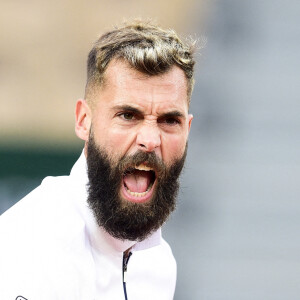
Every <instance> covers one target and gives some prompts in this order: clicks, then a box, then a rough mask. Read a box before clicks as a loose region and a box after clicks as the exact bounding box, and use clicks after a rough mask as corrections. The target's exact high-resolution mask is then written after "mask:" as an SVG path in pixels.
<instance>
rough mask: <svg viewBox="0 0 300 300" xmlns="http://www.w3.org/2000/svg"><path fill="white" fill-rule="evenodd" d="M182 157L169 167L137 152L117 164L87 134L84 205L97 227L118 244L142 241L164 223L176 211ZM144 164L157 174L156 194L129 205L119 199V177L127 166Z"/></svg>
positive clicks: (145, 153) (183, 159)
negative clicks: (85, 201) (119, 241)
mask: <svg viewBox="0 0 300 300" xmlns="http://www.w3.org/2000/svg"><path fill="white" fill-rule="evenodd" d="M185 157H186V149H185V152H184V155H183V156H182V157H181V158H180V159H178V160H176V161H175V162H174V163H173V164H172V165H171V166H170V167H168V168H167V167H166V166H165V164H164V163H163V162H162V160H161V159H159V158H158V157H157V156H156V155H155V154H154V153H147V152H143V151H140V152H137V153H136V154H134V155H133V156H124V157H122V158H120V160H119V161H118V162H117V163H114V162H112V160H111V159H110V158H109V155H108V154H107V153H106V152H105V151H104V150H103V149H100V148H99V147H98V146H97V145H96V144H95V141H94V139H93V135H92V134H90V138H89V141H88V147H87V166H88V178H89V185H88V204H89V206H90V208H91V209H92V211H93V214H94V216H95V218H96V221H97V223H98V225H99V226H102V227H103V228H104V229H105V230H106V231H107V232H108V233H109V234H110V235H112V236H113V237H115V238H118V239H120V240H131V241H142V240H144V239H145V238H147V237H148V236H149V235H150V234H151V233H153V232H154V231H156V230H157V229H158V228H160V227H161V226H162V225H163V223H165V222H166V220H167V219H168V217H169V215H170V214H171V212H172V211H174V209H175V207H176V197H177V194H178V190H179V175H180V173H181V170H182V168H183V165H184V161H185ZM145 161H147V163H148V164H149V166H151V167H153V168H155V170H156V172H157V178H156V181H157V182H156V191H155V192H154V194H153V196H152V199H151V200H150V201H148V202H146V203H133V202H130V201H127V200H126V199H122V198H121V197H120V191H121V185H122V184H123V183H122V178H123V174H124V172H125V170H126V168H127V167H128V166H129V165H131V166H135V165H139V164H141V163H142V162H145Z"/></svg>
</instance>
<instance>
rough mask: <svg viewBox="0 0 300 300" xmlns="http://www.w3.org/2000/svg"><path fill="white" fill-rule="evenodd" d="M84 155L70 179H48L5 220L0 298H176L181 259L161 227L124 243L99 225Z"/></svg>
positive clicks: (1, 220) (0, 234) (0, 238)
mask: <svg viewBox="0 0 300 300" xmlns="http://www.w3.org/2000/svg"><path fill="white" fill-rule="evenodd" d="M87 182H88V179H87V174H86V160H85V157H84V154H82V155H81V157H80V158H79V160H78V161H77V162H76V164H75V165H74V167H73V169H72V171H71V174H70V176H61V177H47V178H45V179H44V180H43V182H42V184H41V185H40V186H39V187H37V188H36V189H35V190H33V191H32V192H31V193H30V194H28V195H27V196H26V197H25V198H23V199H22V200H21V201H19V202H18V203H17V204H16V205H14V206H13V207H12V208H11V209H9V210H8V211H7V212H5V213H4V214H3V215H2V216H1V217H0V299H1V300H2V299H3V300H10V299H11V300H15V299H16V298H17V296H23V297H24V298H26V299H28V300H71V299H72V300H98V299H101V300H102V299H103V300H105V299H113V300H119V299H125V297H124V292H123V284H122V261H123V251H125V250H126V249H128V248H129V247H131V246H133V248H132V252H133V254H132V256H131V258H130V260H129V263H128V271H127V284H126V285H127V295H128V300H141V299H142V300H145V299H146V300H147V299H149V300H150V299H151V300H154V299H155V300H159V299H162V300H164V299H173V295H174V290H175V282H176V262H175V260H174V257H173V255H172V252H171V249H170V247H169V246H168V244H167V243H166V242H165V241H164V240H163V239H162V237H161V232H160V230H159V231H157V232H155V233H154V234H153V235H152V236H150V237H149V238H148V239H147V240H145V241H143V242H140V243H135V242H132V241H125V242H122V241H120V240H117V239H115V238H113V237H111V236H110V235H109V234H107V233H106V232H105V231H104V230H103V229H102V228H100V227H99V226H97V224H96V222H95V220H94V217H93V214H92V212H91V211H90V209H89V208H88V206H87V202H86V199H87V192H86V184H87Z"/></svg>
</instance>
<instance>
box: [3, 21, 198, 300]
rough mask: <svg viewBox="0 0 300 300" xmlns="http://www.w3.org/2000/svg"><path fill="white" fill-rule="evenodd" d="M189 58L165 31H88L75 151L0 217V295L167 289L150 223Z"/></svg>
mask: <svg viewBox="0 0 300 300" xmlns="http://www.w3.org/2000/svg"><path fill="white" fill-rule="evenodd" d="M193 68H194V60H193V57H192V50H191V46H189V45H186V44H184V43H182V41H181V40H180V39H179V38H178V37H177V35H176V34H175V32H174V31H171V30H163V29H161V28H159V27H157V26H154V25H151V24H149V23H142V22H134V23H131V24H127V25H125V26H124V27H121V28H118V29H115V30H113V31H111V32H108V33H106V34H104V35H103V36H101V37H100V38H99V40H98V41H97V42H96V43H95V45H94V47H93V49H92V50H91V52H90V54H89V57H88V74H87V84H86V91H85V99H84V100H78V101H77V104H76V112H75V115H76V126H75V131H76V134H77V136H78V137H79V138H81V139H83V140H84V141H85V146H84V151H83V153H82V155H81V156H80V158H79V160H78V161H77V162H76V163H75V165H74V167H73V168H72V171H71V174H70V176H62V177H47V178H46V179H44V180H43V182H42V184H41V185H40V186H39V187H38V188H37V189H35V190H34V191H33V192H31V193H30V194H29V195H27V196H26V197H25V198H24V199H22V200H21V201H20V202H19V203H18V204H16V205H15V206H14V207H13V208H11V209H10V210H8V211H7V212H6V213H4V214H3V215H2V216H1V218H0V241H1V250H0V282H1V288H0V299H5V300H6V299H7V300H8V299H16V298H17V297H18V296H19V297H23V298H25V299H28V300H35V299H38V300H40V299H62V300H67V299H82V300H83V299H84V300H88V299H130V300H133V299H136V300H141V299H143V300H144V299H151V300H153V299H172V298H173V295H174V290H175V281H176V263H175V260H174V258H173V255H172V252H171V250H170V248H169V246H168V244H167V243H166V242H165V241H164V240H163V239H162V237H161V231H160V227H161V226H162V224H163V223H164V222H165V221H166V220H167V218H168V216H169V214H170V213H171V212H172V211H173V210H174V208H175V199H176V195H177V191H178V185H179V184H178V177H179V174H180V172H181V170H182V167H183V165H184V160H185V156H186V145H187V139H188V134H189V130H190V126H191V121H192V115H190V114H188V108H189V101H190V97H191V92H192V88H193ZM20 299H21V298H20Z"/></svg>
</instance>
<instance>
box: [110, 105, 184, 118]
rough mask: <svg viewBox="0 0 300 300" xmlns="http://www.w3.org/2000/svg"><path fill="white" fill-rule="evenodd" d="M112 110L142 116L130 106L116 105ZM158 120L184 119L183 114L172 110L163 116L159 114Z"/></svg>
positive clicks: (140, 112)
mask: <svg viewBox="0 0 300 300" xmlns="http://www.w3.org/2000/svg"><path fill="white" fill-rule="evenodd" d="M114 109H115V110H124V111H128V112H132V113H135V114H138V115H144V113H143V112H142V111H141V110H140V109H138V108H136V107H133V106H130V105H116V106H114ZM158 117H159V118H162V117H163V118H172V117H177V118H183V119H185V115H184V114H183V113H181V112H180V111H178V110H173V111H169V112H166V113H164V114H161V115H159V116H158Z"/></svg>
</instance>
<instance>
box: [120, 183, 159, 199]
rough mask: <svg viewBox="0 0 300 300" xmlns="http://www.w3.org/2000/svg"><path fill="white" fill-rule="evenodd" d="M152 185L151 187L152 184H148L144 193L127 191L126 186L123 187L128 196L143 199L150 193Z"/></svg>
mask: <svg viewBox="0 0 300 300" xmlns="http://www.w3.org/2000/svg"><path fill="white" fill-rule="evenodd" d="M152 185H153V184H150V185H149V187H148V189H147V191H146V192H143V193H138V192H132V191H131V190H129V189H128V187H127V186H125V187H126V190H127V192H128V193H129V194H130V195H132V196H135V197H143V196H145V195H146V194H147V193H148V192H149V191H150V189H151V187H152Z"/></svg>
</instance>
